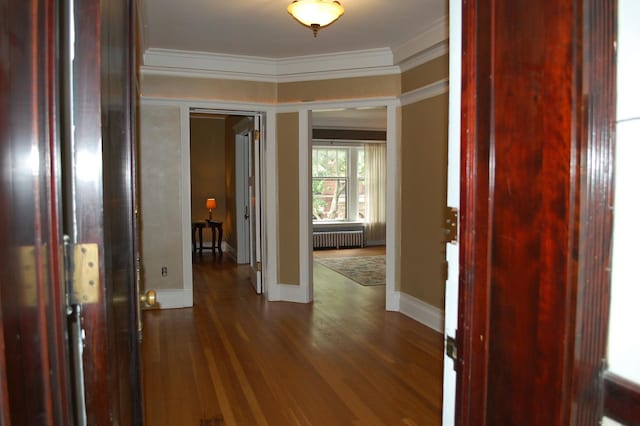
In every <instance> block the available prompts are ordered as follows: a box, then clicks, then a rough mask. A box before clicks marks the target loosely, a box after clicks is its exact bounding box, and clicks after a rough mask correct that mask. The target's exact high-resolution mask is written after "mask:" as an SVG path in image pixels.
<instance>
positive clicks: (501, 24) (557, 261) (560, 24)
mask: <svg viewBox="0 0 640 426" xmlns="http://www.w3.org/2000/svg"><path fill="white" fill-rule="evenodd" d="M615 22H616V2H615V1H609V0H579V1H575V0H541V1H538V2H535V3H532V2H530V1H525V0H469V1H465V2H463V25H462V28H463V38H462V39H463V61H462V63H463V70H462V72H463V78H462V80H463V90H462V132H461V133H462V135H463V136H462V140H461V148H462V159H461V170H462V178H461V182H462V188H461V213H460V215H461V216H460V217H461V223H460V235H461V236H460V240H461V251H460V259H461V260H460V262H461V264H460V304H459V313H460V318H459V330H458V331H459V345H460V347H459V348H458V349H459V350H458V354H459V357H460V362H459V366H458V367H459V371H458V384H457V389H458V393H457V404H456V406H457V412H456V422H457V424H461V425H524V424H526V425H545V426H547V425H566V424H576V425H594V424H598V423H599V421H600V419H601V417H602V414H603V410H602V407H603V404H602V402H603V396H604V381H603V379H602V376H603V372H604V363H603V360H604V359H605V351H606V329H607V327H606V324H607V317H608V292H609V280H610V276H609V265H610V255H611V253H610V252H611V224H612V211H611V210H612V209H611V206H612V194H613V192H612V185H613V156H612V152H613V147H614V131H613V125H614V122H615V91H614V90H615V28H616V24H615Z"/></svg>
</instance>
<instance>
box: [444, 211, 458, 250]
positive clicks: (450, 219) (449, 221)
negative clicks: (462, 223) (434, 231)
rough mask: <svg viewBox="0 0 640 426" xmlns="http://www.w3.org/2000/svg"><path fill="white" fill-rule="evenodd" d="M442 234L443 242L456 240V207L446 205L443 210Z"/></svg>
mask: <svg viewBox="0 0 640 426" xmlns="http://www.w3.org/2000/svg"><path fill="white" fill-rule="evenodd" d="M444 234H445V242H447V243H457V242H458V209H456V208H455V207H447V208H446V210H445V216H444Z"/></svg>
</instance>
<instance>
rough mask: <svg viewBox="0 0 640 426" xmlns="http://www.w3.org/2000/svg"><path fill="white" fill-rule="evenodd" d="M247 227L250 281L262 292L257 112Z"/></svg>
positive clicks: (259, 121) (259, 119)
mask: <svg viewBox="0 0 640 426" xmlns="http://www.w3.org/2000/svg"><path fill="white" fill-rule="evenodd" d="M249 140H250V141H251V142H250V149H249V164H248V166H249V167H248V169H249V173H250V175H249V228H250V232H251V244H250V257H251V259H250V260H251V262H250V263H251V269H252V270H253V274H252V276H251V281H252V284H253V287H254V288H255V290H256V293H258V294H262V292H263V285H262V238H261V236H262V209H261V205H262V202H261V201H262V200H261V193H262V191H261V188H262V183H261V174H262V156H261V155H260V153H261V148H262V144H263V131H262V116H260V115H259V114H257V115H256V116H254V119H253V132H252V135H251V137H250V138H249Z"/></svg>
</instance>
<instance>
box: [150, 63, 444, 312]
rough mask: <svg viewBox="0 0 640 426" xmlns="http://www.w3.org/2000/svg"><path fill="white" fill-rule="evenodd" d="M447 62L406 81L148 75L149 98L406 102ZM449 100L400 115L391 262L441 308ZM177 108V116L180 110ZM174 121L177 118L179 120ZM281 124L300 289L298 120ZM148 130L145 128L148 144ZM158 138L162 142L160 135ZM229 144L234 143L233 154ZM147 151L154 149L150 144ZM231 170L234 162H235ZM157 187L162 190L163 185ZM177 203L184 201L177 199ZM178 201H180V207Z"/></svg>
mask: <svg viewBox="0 0 640 426" xmlns="http://www.w3.org/2000/svg"><path fill="white" fill-rule="evenodd" d="M447 63H448V57H447V56H443V57H440V58H436V59H434V60H432V61H430V62H428V63H426V64H423V65H420V66H418V67H416V68H414V69H411V70H408V71H406V72H404V73H403V74H402V75H391V76H378V77H361V78H345V79H335V80H325V81H312V82H292V83H280V84H275V83H258V82H243V81H235V80H216V79H204V78H186V77H164V76H145V77H144V80H143V86H142V90H143V93H142V95H143V96H146V97H167V98H180V99H186V98H191V99H207V100H223V101H224V100H235V101H239V102H264V103H288V102H299V101H311V100H339V99H363V98H374V97H387V96H400V94H401V93H406V92H409V91H412V90H415V89H418V88H420V87H423V86H426V85H429V84H431V83H434V82H436V81H439V80H441V79H443V78H446V77H447V73H448V68H447ZM447 99H448V98H447V94H443V95H439V96H436V97H434V98H431V99H427V100H423V101H420V102H417V103H415V104H411V105H406V106H404V107H402V108H401V109H400V111H401V116H400V117H399V119H398V122H399V123H402V124H401V126H400V128H399V133H400V140H399V146H400V147H401V148H400V152H399V153H398V155H399V163H400V169H399V174H400V176H399V177H398V180H399V181H400V182H399V185H400V187H401V205H400V206H399V208H398V211H397V214H398V221H399V223H400V229H399V230H398V234H397V236H396V241H397V243H396V244H397V245H399V247H398V251H399V252H400V253H401V257H400V258H399V259H390V262H395V263H396V267H397V269H396V274H397V278H398V283H399V288H398V290H400V291H402V292H404V293H407V294H410V295H412V296H414V297H416V298H418V299H420V300H422V301H424V302H426V303H429V304H431V305H433V306H436V307H439V308H442V307H443V294H444V277H443V266H442V262H443V261H444V245H443V243H442V240H443V233H442V221H443V218H442V216H443V212H444V206H445V193H446V192H445V188H446V161H447V158H446V146H447V131H446V129H447V109H448V108H447ZM174 110H176V111H177V109H174ZM174 118H175V119H177V117H174ZM276 121H277V130H276V141H275V144H276V147H277V154H276V156H277V163H278V167H277V171H276V175H277V180H278V185H279V186H278V188H277V192H278V205H277V211H278V218H277V223H278V229H277V239H278V241H277V247H278V265H277V268H278V272H277V274H278V275H277V280H278V282H279V283H283V284H295V285H298V284H300V259H299V251H300V250H299V249H300V247H299V217H298V214H299V192H298V183H299V170H298V167H297V165H298V114H297V113H281V114H277V120H276ZM170 124H172V125H175V128H169V127H171V126H169V125H170ZM164 125H165V127H167V132H168V133H169V134H171V133H172V132H173V133H175V132H179V123H178V122H176V121H175V120H174V121H170V122H169V123H164ZM145 132H146V130H145V129H144V128H143V129H142V133H143V138H144V137H145V135H144V133H145ZM154 135H155V134H154ZM147 136H148V135H147ZM154 137H156V138H158V139H162V137H161V136H160V135H156V136H154ZM178 140H179V138H178V137H176V141H178ZM162 143H165V142H162ZM229 143H230V142H229V140H227V141H226V144H227V148H228V146H229ZM147 145H150V144H149V143H147ZM234 153H235V151H230V150H228V149H226V150H225V157H226V158H227V161H229V159H230V158H231V156H232V154H234ZM175 158H177V157H175ZM227 164H233V162H231V163H227ZM174 172H175V173H178V174H177V175H174V176H172V180H175V181H176V182H179V180H180V173H181V171H179V170H175V168H169V169H167V170H165V171H164V173H165V174H169V173H174ZM168 178H169V176H165V179H168ZM225 186H226V192H227V194H230V193H231V192H230V191H229V188H230V186H235V174H234V173H232V174H228V173H227V175H226V177H225ZM155 188H158V185H156V186H155ZM148 190H149V189H148V188H146V187H145V186H144V184H143V185H142V192H143V197H144V192H146V191H148ZM175 200H179V198H178V196H177V194H176V198H175ZM175 200H174V203H175V204H176V205H177V204H179V202H178V201H175ZM227 202H228V204H227V209H226V210H227V215H226V217H225V234H226V235H230V232H231V230H232V228H233V217H235V216H234V215H231V213H230V211H231V208H232V207H231V204H233V200H231V199H230V198H227ZM170 213H171V212H170ZM171 214H173V213H171ZM176 226H177V224H176ZM176 230H179V227H176ZM228 238H229V239H232V238H233V237H231V236H229V237H228ZM234 246H235V245H234ZM159 255H161V253H160V254H159ZM180 258H181V257H180V254H179V253H178V252H177V251H176V252H175V256H174V260H175V261H176V262H177V261H179V259H180ZM154 268H155V266H154ZM158 270H159V269H158ZM170 274H171V271H170Z"/></svg>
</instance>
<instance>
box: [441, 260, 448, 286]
mask: <svg viewBox="0 0 640 426" xmlns="http://www.w3.org/2000/svg"><path fill="white" fill-rule="evenodd" d="M442 274H443V276H444V280H445V281H447V280H448V279H449V261H448V260H445V261H444V262H443V263H442Z"/></svg>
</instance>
